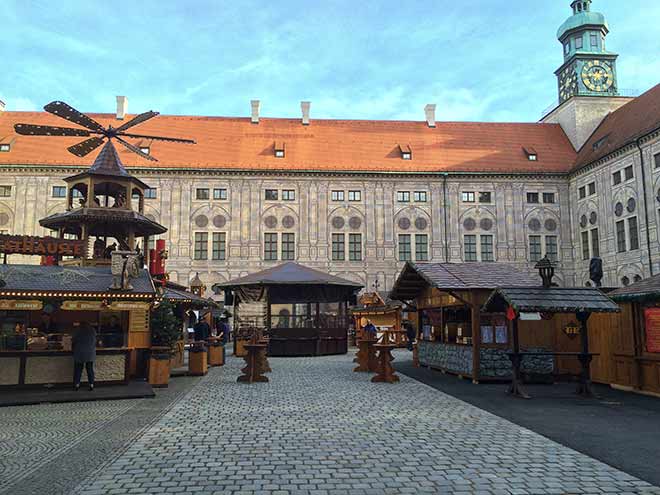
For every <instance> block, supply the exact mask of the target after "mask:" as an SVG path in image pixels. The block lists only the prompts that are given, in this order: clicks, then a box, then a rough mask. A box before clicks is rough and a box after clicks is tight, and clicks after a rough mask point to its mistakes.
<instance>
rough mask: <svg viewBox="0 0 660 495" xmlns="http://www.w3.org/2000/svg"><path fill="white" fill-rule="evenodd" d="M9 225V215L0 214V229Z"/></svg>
mask: <svg viewBox="0 0 660 495" xmlns="http://www.w3.org/2000/svg"><path fill="white" fill-rule="evenodd" d="M8 223H9V215H7V214H6V213H0V227H4V226H5V225H7V224H8Z"/></svg>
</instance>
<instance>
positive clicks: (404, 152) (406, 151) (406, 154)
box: [399, 144, 412, 160]
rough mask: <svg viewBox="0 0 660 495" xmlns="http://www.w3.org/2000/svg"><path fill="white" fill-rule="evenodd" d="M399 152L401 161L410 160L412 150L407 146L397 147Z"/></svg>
mask: <svg viewBox="0 0 660 495" xmlns="http://www.w3.org/2000/svg"><path fill="white" fill-rule="evenodd" d="M399 150H401V159H402V160H412V150H411V149H410V145H409V144H404V145H401V144H400V145H399Z"/></svg>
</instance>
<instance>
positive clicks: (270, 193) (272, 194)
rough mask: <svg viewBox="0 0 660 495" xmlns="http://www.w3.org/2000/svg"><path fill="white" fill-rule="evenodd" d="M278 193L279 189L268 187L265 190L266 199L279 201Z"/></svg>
mask: <svg viewBox="0 0 660 495" xmlns="http://www.w3.org/2000/svg"><path fill="white" fill-rule="evenodd" d="M277 198H278V194H277V189H266V190H265V191H264V199H265V200H266V201H277Z"/></svg>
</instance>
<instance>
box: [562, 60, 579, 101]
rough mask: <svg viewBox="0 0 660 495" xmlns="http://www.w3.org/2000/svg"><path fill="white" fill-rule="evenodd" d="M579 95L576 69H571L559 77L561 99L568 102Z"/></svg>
mask: <svg viewBox="0 0 660 495" xmlns="http://www.w3.org/2000/svg"><path fill="white" fill-rule="evenodd" d="M576 93H577V74H576V73H575V68H574V67H569V68H568V69H566V70H565V71H564V72H562V73H561V76H560V77H559V97H560V98H561V101H564V100H568V99H569V98H570V97H571V96H573V95H574V94H576Z"/></svg>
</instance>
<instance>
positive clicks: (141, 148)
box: [140, 146, 149, 155]
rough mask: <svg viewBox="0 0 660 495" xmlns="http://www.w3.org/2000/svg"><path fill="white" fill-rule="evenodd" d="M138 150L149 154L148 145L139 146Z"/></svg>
mask: <svg viewBox="0 0 660 495" xmlns="http://www.w3.org/2000/svg"><path fill="white" fill-rule="evenodd" d="M140 151H141V152H142V153H144V154H145V155H148V154H149V146H140Z"/></svg>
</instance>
